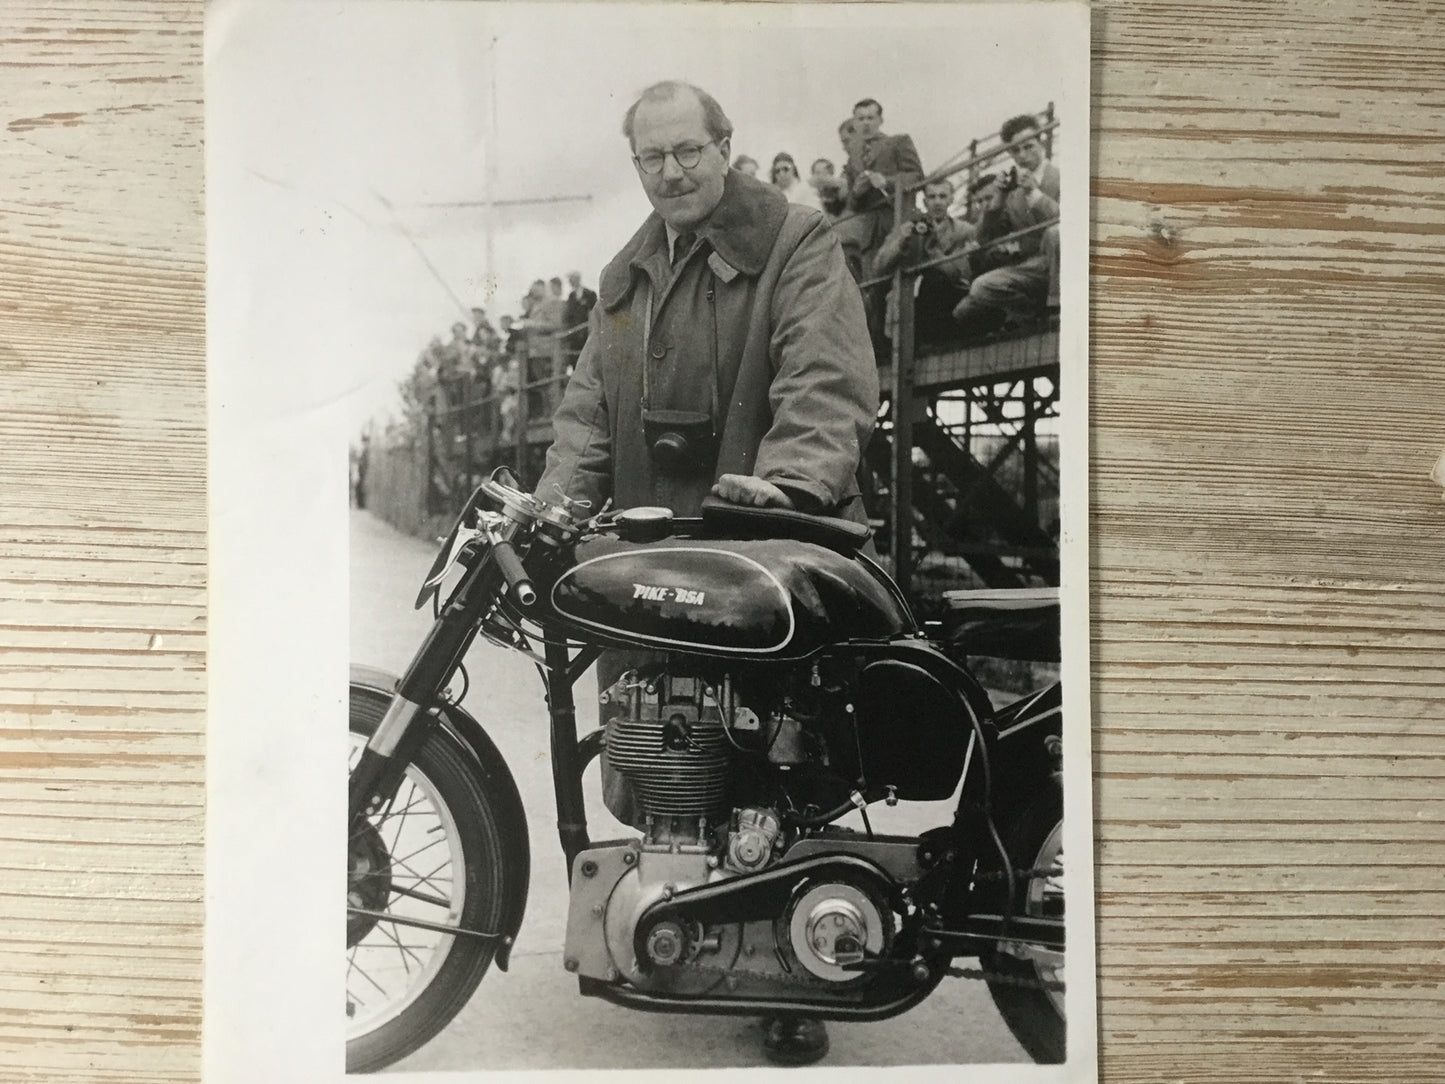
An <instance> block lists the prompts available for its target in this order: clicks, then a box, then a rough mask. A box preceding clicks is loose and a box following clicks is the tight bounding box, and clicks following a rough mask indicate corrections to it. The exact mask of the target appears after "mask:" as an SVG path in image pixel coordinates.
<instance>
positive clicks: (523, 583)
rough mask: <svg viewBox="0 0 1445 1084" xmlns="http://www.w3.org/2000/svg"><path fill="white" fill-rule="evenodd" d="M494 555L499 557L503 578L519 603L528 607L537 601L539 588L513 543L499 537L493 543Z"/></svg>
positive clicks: (499, 566) (498, 565)
mask: <svg viewBox="0 0 1445 1084" xmlns="http://www.w3.org/2000/svg"><path fill="white" fill-rule="evenodd" d="M492 556H494V557H495V558H496V559H497V568H498V569H500V570H501V573H502V579H504V580H505V581H506V582H507V591H508V593H510V594H511V596H512V599H513V600H514V601H515V602H516V603H517V605H518V606H522V607H527V606H531V605H532V603H534V602H536V601H537V589H536V588H535V587H533V586H532V579H531V577H530V576H528V575H527V570H526V569H524V568H523V567H522V561H521V559H520V558H519V557H518V556H517V551H516V550H515V549H513V548H512V544H511V543H510V542H507V541H505V540H503V539H498V540H497V541H496V542H494V543H493V544H492Z"/></svg>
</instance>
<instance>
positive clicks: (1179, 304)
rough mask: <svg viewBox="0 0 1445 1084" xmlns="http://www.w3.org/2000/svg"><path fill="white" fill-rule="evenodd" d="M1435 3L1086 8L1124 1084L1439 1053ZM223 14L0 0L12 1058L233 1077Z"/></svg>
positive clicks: (1390, 1069)
mask: <svg viewBox="0 0 1445 1084" xmlns="http://www.w3.org/2000/svg"><path fill="white" fill-rule="evenodd" d="M1442 15H1445V12H1442V9H1441V8H1440V6H1439V5H1438V4H1428V3H1390V4H1383V3H1334V4H1320V3H1318V2H1313V3H1291V4H1273V3H1272V4H1256V3H1211V4H1199V3H1152V4H1126V3H1111V4H1103V5H1100V6H1099V7H1098V9H1097V11H1096V15H1095V32H1094V47H1095V60H1094V121H1095V126H1096V129H1097V136H1096V143H1095V160H1094V171H1095V177H1094V183H1093V190H1094V202H1093V213H1094V217H1095V223H1096V224H1095V226H1094V229H1093V239H1094V240H1093V253H1092V257H1093V259H1092V268H1093V272H1094V275H1095V279H1094V286H1093V303H1092V314H1091V315H1092V339H1093V349H1092V364H1093V378H1092V379H1093V406H1092V410H1093V420H1094V425H1093V431H1092V441H1093V448H1092V458H1091V468H1092V473H1093V479H1094V482H1093V501H1094V508H1095V512H1094V517H1093V524H1092V529H1093V532H1094V574H1095V589H1094V605H1095V620H1094V624H1093V639H1094V651H1095V659H1094V674H1093V676H1094V689H1095V712H1096V724H1097V730H1096V734H1097V737H1096V753H1095V759H1096V766H1097V771H1098V778H1097V783H1096V806H1097V817H1098V824H1097V831H1098V837H1099V846H1098V855H1097V863H1098V866H1097V876H1098V887H1099V900H1098V910H1099V919H1098V931H1099V944H1100V962H1099V974H1100V993H1101V1006H1102V1007H1101V1027H1102V1034H1103V1068H1104V1079H1106V1080H1108V1081H1111V1082H1136V1081H1137V1082H1141V1084H1143V1082H1154V1081H1163V1080H1168V1081H1195V1080H1197V1081H1221V1082H1226V1081H1227V1082H1240V1081H1300V1080H1319V1081H1381V1082H1390V1084H1396V1082H1402V1081H1421V1082H1424V1081H1437V1080H1440V1079H1442V1072H1445V1070H1442V1068H1441V1065H1442V1057H1445V993H1442V981H1445V934H1442V910H1445V877H1442V873H1441V867H1442V864H1445V706H1442V694H1445V503H1442V500H1441V494H1440V491H1439V489H1438V487H1437V486H1435V485H1434V484H1433V483H1431V482H1430V481H1429V480H1428V477H1427V475H1428V471H1429V468H1430V465H1431V463H1432V462H1433V460H1434V458H1435V456H1436V455H1438V453H1439V451H1440V448H1441V445H1442V442H1445V389H1442V377H1445V347H1442V328H1445V262H1442V260H1445V185H1442V183H1441V181H1442V166H1441V161H1442V157H1445V155H1442V131H1445V34H1442V32H1441V25H1442ZM201 17H202V5H201V4H199V3H187V2H178V3H165V2H157V0H151V2H127V3H118V2H113V3H107V4H97V3H94V2H85V3H81V2H59V0H48V2H39V0H21V2H19V3H9V4H6V5H4V6H3V7H0V101H3V102H4V107H3V108H4V110H5V116H4V117H3V129H0V130H3V147H4V156H3V166H0V170H3V184H0V253H3V260H4V264H3V266H4V273H3V275H0V373H3V374H4V401H3V404H0V442H3V448H4V455H3V460H0V463H3V465H0V627H3V635H0V691H3V694H0V807H3V809H4V814H5V816H4V827H3V830H0V837H3V842H0V869H3V874H4V887H3V889H0V919H3V921H0V930H3V933H0V943H3V948H0V1079H3V1080H7V1081H10V1080H14V1081H29V1080H55V1081H83V1080H95V1081H118V1082H119V1081H124V1082H138V1081H165V1082H173V1081H192V1080H195V1079H197V1077H198V1074H199V1045H198V1044H199V1028H200V1008H201V999H200V994H201V990H200V976H201V964H200V944H201V922H202V879H201V870H202V850H201V840H202V831H203V787H202V780H203V770H204V764H203V752H204V721H205V712H204V694H205V673H204V657H205V656H204V653H205V643H206V637H205V615H206V610H205V605H206V594H205V591H206V574H205V560H206V550H205V546H206V521H205V477H204V450H205V432H204V380H203V375H204V374H203V346H204V319H203V318H204V313H203V299H204V293H203V272H204V252H203V242H204V234H203V222H202V217H201V215H202V181H203V176H202V100H201V96H202V86H201ZM1021 62H1026V60H1025V58H1021Z"/></svg>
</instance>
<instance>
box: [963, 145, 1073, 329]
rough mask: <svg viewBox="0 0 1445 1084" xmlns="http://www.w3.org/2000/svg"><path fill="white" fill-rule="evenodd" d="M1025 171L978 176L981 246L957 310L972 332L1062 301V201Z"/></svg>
mask: <svg viewBox="0 0 1445 1084" xmlns="http://www.w3.org/2000/svg"><path fill="white" fill-rule="evenodd" d="M1023 176H1024V172H1023V171H1022V170H1020V171H1018V172H1017V173H1014V172H1012V171H1010V172H1000V173H997V174H988V175H986V176H984V177H980V178H979V179H978V181H977V182H975V185H974V188H975V201H976V206H977V207H978V209H979V213H978V221H977V223H976V229H977V241H978V245H979V250H978V251H977V252H974V253H973V255H972V257H971V264H972V270H973V282H972V283H971V284H970V286H969V288H968V294H967V296H966V297H964V298H963V300H962V301H960V302H959V303H958V304H957V305H956V306H955V307H954V310H953V319H954V321H955V322H956V323H957V324H958V325H959V326H960V327H961V328H962V330H963V332H964V334H965V335H967V336H973V335H982V334H986V333H988V332H990V331H994V330H997V329H998V328H999V327H1001V326H1002V325H1003V324H1004V323H1005V322H1006V321H1009V320H1017V321H1029V320H1032V319H1034V318H1036V317H1037V316H1038V315H1039V313H1040V312H1041V311H1042V310H1043V309H1044V308H1045V307H1046V306H1047V305H1048V303H1049V302H1050V301H1051V300H1052V301H1053V302H1054V303H1055V304H1056V303H1057V297H1058V285H1057V283H1058V270H1057V269H1058V262H1059V231H1058V226H1057V224H1056V223H1057V221H1058V217H1059V205H1058V204H1057V203H1056V202H1054V200H1053V199H1051V198H1050V197H1049V196H1047V195H1045V194H1044V193H1043V192H1042V191H1040V190H1038V188H1037V186H1036V185H1027V186H1026V185H1025V183H1024V182H1023V181H1022V178H1023ZM1030 180H1032V178H1030Z"/></svg>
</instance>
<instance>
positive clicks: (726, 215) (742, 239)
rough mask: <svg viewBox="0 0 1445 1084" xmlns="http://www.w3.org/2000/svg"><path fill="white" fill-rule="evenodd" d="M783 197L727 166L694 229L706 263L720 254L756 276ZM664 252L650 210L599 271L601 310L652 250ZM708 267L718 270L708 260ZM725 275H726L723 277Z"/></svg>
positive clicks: (620, 297)
mask: <svg viewBox="0 0 1445 1084" xmlns="http://www.w3.org/2000/svg"><path fill="white" fill-rule="evenodd" d="M787 215H788V200H787V197H786V196H784V195H783V194H782V193H781V192H779V191H778V190H777V189H776V188H774V187H773V186H772V185H770V184H764V183H763V182H762V181H758V180H755V179H754V178H752V177H749V176H747V175H746V174H743V173H738V172H737V171H736V170H729V171H728V173H727V176H726V178H724V180H723V195H722V199H721V200H719V201H718V205H717V207H716V208H715V209H714V210H713V213H712V216H711V217H710V218H709V219H708V220H707V222H706V223H704V224H703V226H702V227H701V228H700V229H699V230H698V231H697V232H698V234H699V236H701V237H702V238H703V239H704V240H705V241H707V242H708V243H709V244H710V245H712V248H713V253H714V255H713V257H712V258H711V260H710V261H709V262H712V261H715V260H718V259H720V260H721V261H722V263H723V264H725V265H726V266H727V267H729V268H732V269H735V270H736V271H738V272H741V273H742V274H744V275H748V276H757V275H759V274H761V273H762V270H763V268H764V267H765V266H766V265H767V262H768V257H769V256H770V255H771V254H772V251H773V244H774V242H776V241H777V239H778V232H779V231H780V230H781V229H782V228H783V219H785V218H786V217H787ZM666 252H667V228H666V227H665V226H664V225H663V221H662V216H661V215H659V214H658V213H657V212H656V211H653V212H652V214H650V215H648V216H647V221H645V222H644V223H643V224H642V227H641V228H640V229H639V230H638V231H637V232H636V233H635V234H633V235H632V240H630V241H628V242H627V244H626V245H624V246H623V247H622V251H621V252H619V253H618V254H617V255H616V256H615V257H613V259H612V262H611V263H609V264H608V265H607V266H606V267H605V268H604V269H603V271H602V275H601V278H600V279H599V281H598V284H597V292H598V295H599V298H600V300H601V302H602V306H603V307H604V308H606V309H609V310H610V309H615V308H617V307H618V306H619V305H621V304H622V303H623V301H625V300H626V299H627V297H628V295H629V294H631V292H632V284H633V283H634V282H635V281H636V277H637V275H638V273H639V272H641V269H642V267H643V265H644V264H646V263H647V261H648V260H649V259H651V258H652V257H653V256H655V255H657V254H658V253H662V254H663V256H664V259H665V258H666ZM714 270H715V271H716V270H718V268H717V267H716V265H714ZM725 277H726V276H725Z"/></svg>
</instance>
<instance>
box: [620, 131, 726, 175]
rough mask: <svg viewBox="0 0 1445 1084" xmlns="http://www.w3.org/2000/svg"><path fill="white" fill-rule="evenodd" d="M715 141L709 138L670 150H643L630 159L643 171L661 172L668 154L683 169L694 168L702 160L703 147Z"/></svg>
mask: <svg viewBox="0 0 1445 1084" xmlns="http://www.w3.org/2000/svg"><path fill="white" fill-rule="evenodd" d="M715 142H716V140H712V139H709V140H708V141H707V142H706V143H683V144H681V145H680V146H676V147H673V148H672V150H670V151H643V152H642V153H641V154H634V155H633V156H632V160H633V161H634V162H636V163H637V168H638V169H640V170H642V172H643V173H661V172H662V167H663V166H664V165H665V164H666V163H667V156H668V155H669V154H670V155H672V160H673V161H674V162H676V163H677V164H678V165H679V166H681V167H682V168H683V169H695V168H696V167H697V164H698V163H699V162H701V161H702V151H703V148H704V147H710V146H712V145H713V143H715Z"/></svg>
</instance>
